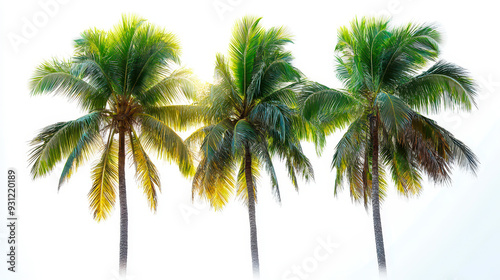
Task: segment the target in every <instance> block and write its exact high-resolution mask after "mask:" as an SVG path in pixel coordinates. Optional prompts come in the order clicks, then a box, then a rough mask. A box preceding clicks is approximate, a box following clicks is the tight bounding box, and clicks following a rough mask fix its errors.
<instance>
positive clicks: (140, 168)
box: [129, 130, 161, 211]
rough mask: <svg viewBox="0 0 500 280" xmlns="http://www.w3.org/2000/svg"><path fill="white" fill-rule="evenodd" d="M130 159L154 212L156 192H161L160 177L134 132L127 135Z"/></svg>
mask: <svg viewBox="0 0 500 280" xmlns="http://www.w3.org/2000/svg"><path fill="white" fill-rule="evenodd" d="M129 139H130V141H129V144H130V147H129V148H130V149H129V151H130V153H131V159H132V160H133V163H134V165H135V169H136V172H135V175H136V178H137V180H138V181H139V183H140V184H141V187H142V189H143V191H144V194H145V195H146V198H147V199H148V203H149V207H150V208H151V210H153V211H156V207H157V191H161V185H160V176H159V174H158V170H157V169H156V166H155V165H154V164H153V162H152V161H151V159H150V158H149V156H148V155H147V154H146V151H145V150H144V148H143V147H142V145H141V142H140V141H139V137H138V136H137V134H136V132H135V131H134V130H132V131H131V132H130V134H129Z"/></svg>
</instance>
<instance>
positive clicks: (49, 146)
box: [29, 112, 102, 178]
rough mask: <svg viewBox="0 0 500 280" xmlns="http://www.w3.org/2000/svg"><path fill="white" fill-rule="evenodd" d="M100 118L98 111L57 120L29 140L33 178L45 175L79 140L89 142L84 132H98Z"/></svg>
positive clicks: (68, 153) (71, 150)
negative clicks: (75, 117) (71, 118)
mask: <svg viewBox="0 0 500 280" xmlns="http://www.w3.org/2000/svg"><path fill="white" fill-rule="evenodd" d="M101 120H102V114H101V113H100V112H94V113H90V114H88V115H85V116H83V117H81V118H79V119H76V120H73V121H69V122H59V123H56V124H53V125H50V126H47V127H46V128H44V129H42V131H41V132H40V133H39V134H38V135H37V136H36V137H35V138H34V139H33V140H31V143H30V145H31V146H32V147H33V148H32V149H31V151H30V159H29V162H30V165H31V166H32V167H31V175H32V176H33V178H37V177H40V176H44V175H46V174H47V173H48V172H50V171H51V170H52V169H53V168H54V166H55V165H56V164H57V163H58V162H59V161H61V160H62V159H63V158H64V157H67V156H69V155H70V154H71V153H72V152H73V151H74V149H75V148H76V147H77V145H78V144H79V142H80V141H86V143H87V144H90V143H91V142H92V141H88V140H85V139H83V140H82V137H83V135H84V134H85V133H89V134H92V133H99V124H100V121H101Z"/></svg>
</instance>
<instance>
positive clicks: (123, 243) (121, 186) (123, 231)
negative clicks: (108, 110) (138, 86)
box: [118, 128, 128, 279]
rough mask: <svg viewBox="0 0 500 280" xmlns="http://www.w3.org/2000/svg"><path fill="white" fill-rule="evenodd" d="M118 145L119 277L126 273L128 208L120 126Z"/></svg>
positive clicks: (123, 143)
mask: <svg viewBox="0 0 500 280" xmlns="http://www.w3.org/2000/svg"><path fill="white" fill-rule="evenodd" d="M118 141H119V146H118V192H119V198H120V278H121V279H124V278H125V275H126V274H127V252H128V210H127V190H126V187H125V130H124V129H123V128H120V131H119V139H118Z"/></svg>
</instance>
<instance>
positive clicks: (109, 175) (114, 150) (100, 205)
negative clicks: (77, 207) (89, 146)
mask: <svg viewBox="0 0 500 280" xmlns="http://www.w3.org/2000/svg"><path fill="white" fill-rule="evenodd" d="M114 134H115V132H114V131H110V132H109V137H108V140H107V143H106V145H104V146H103V151H102V156H101V159H100V160H99V161H98V162H97V163H96V164H95V165H94V167H93V168H92V188H91V190H90V192H89V194H88V198H89V202H90V209H91V211H92V212H93V215H94V219H95V220H97V221H101V220H104V219H106V218H107V217H108V215H109V213H110V212H111V210H112V208H113V206H114V204H115V201H116V189H117V186H118V143H117V141H116V140H115V139H114V137H113V135H114Z"/></svg>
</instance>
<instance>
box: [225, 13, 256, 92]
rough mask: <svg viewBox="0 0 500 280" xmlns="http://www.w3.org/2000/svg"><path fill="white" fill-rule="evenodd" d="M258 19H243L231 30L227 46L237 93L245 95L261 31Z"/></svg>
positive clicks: (250, 78)
mask: <svg viewBox="0 0 500 280" xmlns="http://www.w3.org/2000/svg"><path fill="white" fill-rule="evenodd" d="M259 22H260V18H254V17H244V18H243V19H241V20H240V21H238V22H237V23H236V24H235V26H234V28H233V36H232V38H231V41H230V44H229V57H230V60H231V70H232V73H233V75H234V76H233V77H234V81H235V84H236V87H237V88H238V92H239V93H240V94H242V95H243V96H245V95H246V92H247V89H248V86H249V85H250V84H251V82H252V72H253V70H254V69H253V66H254V60H255V56H256V53H257V49H258V47H259V43H260V37H261V36H262V32H263V29H262V27H261V26H260V24H259Z"/></svg>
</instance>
